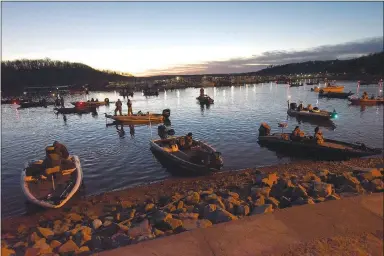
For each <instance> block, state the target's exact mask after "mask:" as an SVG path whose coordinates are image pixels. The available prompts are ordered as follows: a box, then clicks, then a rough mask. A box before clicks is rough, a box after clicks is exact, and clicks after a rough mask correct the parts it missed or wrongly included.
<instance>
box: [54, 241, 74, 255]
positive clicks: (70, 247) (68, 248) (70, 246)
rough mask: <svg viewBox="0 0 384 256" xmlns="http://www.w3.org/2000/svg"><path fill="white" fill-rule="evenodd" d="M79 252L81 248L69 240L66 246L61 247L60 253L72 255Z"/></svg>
mask: <svg viewBox="0 0 384 256" xmlns="http://www.w3.org/2000/svg"><path fill="white" fill-rule="evenodd" d="M78 250H79V247H78V246H77V245H76V244H75V242H73V241H72V240H68V241H67V242H66V243H65V244H63V245H62V246H60V247H59V250H58V252H59V253H70V252H73V253H74V252H76V251H78Z"/></svg>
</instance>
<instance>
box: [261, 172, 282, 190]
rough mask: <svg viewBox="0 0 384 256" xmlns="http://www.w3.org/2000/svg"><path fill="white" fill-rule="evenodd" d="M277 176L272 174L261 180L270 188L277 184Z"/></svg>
mask: <svg viewBox="0 0 384 256" xmlns="http://www.w3.org/2000/svg"><path fill="white" fill-rule="evenodd" d="M277 179H278V178H277V174H276V173H271V174H268V176H267V177H265V178H264V179H262V180H261V182H262V183H263V184H265V185H268V186H269V187H270V188H271V187H272V186H273V185H274V184H276V183H277Z"/></svg>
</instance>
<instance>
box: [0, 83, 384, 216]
mask: <svg viewBox="0 0 384 256" xmlns="http://www.w3.org/2000/svg"><path fill="white" fill-rule="evenodd" d="M343 84H344V85H346V87H347V88H346V89H345V91H350V90H352V91H355V90H356V86H355V85H354V84H353V83H349V84H348V83H343ZM304 87H305V88H304ZM310 87H311V86H302V87H296V88H295V87H294V88H289V87H288V86H287V85H280V84H279V85H274V84H272V87H271V85H270V84H264V85H263V84H259V85H248V86H240V87H233V86H232V87H223V88H206V89H205V90H206V94H208V95H213V96H214V97H215V98H214V99H215V103H214V104H213V105H204V106H199V105H198V104H196V97H197V96H198V95H199V88H188V89H178V90H174V91H167V92H166V93H165V92H160V93H159V97H148V98H146V97H144V96H143V95H142V94H141V93H135V96H134V98H132V104H133V109H134V111H135V112H137V111H138V110H142V111H143V112H146V111H150V112H154V113H161V111H162V110H163V109H165V108H170V109H171V120H172V128H173V129H174V130H175V131H176V135H184V134H187V133H188V132H193V136H194V137H195V138H196V139H200V140H203V141H205V142H207V143H208V144H210V145H212V146H213V147H214V148H216V149H217V150H219V151H220V152H222V154H223V158H224V170H231V169H240V168H247V167H255V166H260V165H270V164H276V163H284V162H288V161H290V160H291V158H287V157H283V156H280V155H279V156H276V153H274V152H271V151H269V150H268V149H266V148H261V147H260V146H259V145H258V143H257V134H258V133H257V129H258V127H259V125H260V123H261V122H267V123H269V124H270V126H271V127H272V132H279V131H280V130H281V129H280V128H278V127H277V125H278V123H279V122H280V121H283V120H287V123H288V127H287V128H285V129H284V131H285V132H291V131H292V129H293V128H294V126H295V125H297V124H298V123H300V127H301V129H302V130H303V131H305V132H306V133H309V134H310V135H312V133H313V130H314V128H315V127H316V126H317V125H321V126H322V127H328V125H329V126H330V128H327V129H324V130H323V133H324V136H325V137H326V138H331V139H340V140H343V141H347V142H354V141H362V142H364V143H365V144H367V145H369V146H373V147H383V145H382V142H383V106H366V107H364V109H363V108H362V107H361V106H350V105H349V103H348V101H347V100H345V99H344V100H343V99H318V95H317V94H316V93H314V92H311V91H310ZM251 89H252V90H251ZM364 90H367V91H368V93H370V94H372V93H375V92H377V88H376V87H367V88H364ZM88 98H99V99H100V98H101V99H103V98H109V99H110V101H111V102H115V101H116V100H117V99H118V98H120V99H122V97H121V96H119V94H118V93H116V92H109V93H108V92H103V93H99V92H96V93H94V92H90V93H89V95H88ZM86 99H87V98H86V96H85V95H74V96H70V97H69V96H68V97H66V98H65V101H66V102H72V101H78V100H86ZM288 99H289V100H290V101H292V102H298V101H300V100H301V101H303V102H305V103H307V104H312V105H315V104H316V103H318V106H319V107H320V108H321V109H326V110H328V111H332V110H333V109H336V110H337V112H338V114H339V115H338V118H337V119H335V120H334V121H333V124H327V123H325V124H324V123H323V124H318V123H313V122H306V121H304V120H299V119H296V118H291V117H288V118H287V100H288ZM123 102H124V103H123V113H127V104H126V99H125V100H123ZM362 109H363V110H362ZM113 110H114V107H113V106H110V107H108V106H101V107H99V108H98V109H97V111H98V113H99V115H96V116H92V115H91V114H83V115H76V114H66V115H65V117H64V116H63V119H62V118H58V117H57V116H56V115H55V114H54V112H53V107H48V108H30V109H21V110H17V106H15V105H2V113H1V114H2V137H1V138H2V150H1V154H2V166H1V167H2V206H3V207H2V214H5V215H12V214H20V213H23V212H25V210H26V209H25V204H24V202H25V199H24V196H23V195H22V192H21V188H20V172H21V171H22V169H23V167H24V163H25V162H27V161H28V160H31V159H42V158H43V157H44V148H45V146H46V145H49V144H52V142H53V141H54V140H58V141H61V142H63V143H64V144H66V145H67V146H68V148H69V150H70V152H71V153H73V154H76V155H78V156H79V157H80V160H81V164H82V169H83V172H84V184H85V185H86V186H85V188H84V193H85V194H86V195H90V194H96V193H101V192H105V191H111V190H115V189H121V188H125V187H128V186H135V185H139V184H143V183H148V182H153V181H157V180H161V179H164V178H166V177H169V173H168V172H166V171H165V170H164V169H163V168H162V166H161V165H160V164H159V163H158V162H157V160H156V159H155V158H154V157H153V156H152V153H151V151H150V150H149V140H150V139H151V138H152V139H155V138H158V135H157V126H158V125H155V124H151V125H123V126H121V125H118V126H117V128H116V124H113V125H111V126H112V127H110V125H108V124H107V127H106V120H105V118H104V115H103V113H109V114H112V112H113ZM100 114H101V115H100ZM64 118H65V119H66V120H65V119H64ZM333 125H334V126H336V127H337V128H336V129H334V128H332V127H333ZM127 126H128V127H127ZM168 126H170V124H168ZM128 129H129V133H130V135H131V138H130V139H127V138H128V137H127V136H126V135H125V134H126V133H127V131H128ZM333 129H334V130H333ZM123 131H124V136H121V134H123Z"/></svg>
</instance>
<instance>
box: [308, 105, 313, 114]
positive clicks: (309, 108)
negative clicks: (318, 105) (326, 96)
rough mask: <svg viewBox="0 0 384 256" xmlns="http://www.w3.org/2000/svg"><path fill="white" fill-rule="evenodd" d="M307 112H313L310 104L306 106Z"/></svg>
mask: <svg viewBox="0 0 384 256" xmlns="http://www.w3.org/2000/svg"><path fill="white" fill-rule="evenodd" d="M307 110H308V111H310V112H312V110H313V107H312V104H308V106H307Z"/></svg>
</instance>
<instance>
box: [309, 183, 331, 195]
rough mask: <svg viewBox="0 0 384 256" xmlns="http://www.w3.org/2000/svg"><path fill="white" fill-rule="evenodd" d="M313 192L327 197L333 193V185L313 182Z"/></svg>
mask: <svg viewBox="0 0 384 256" xmlns="http://www.w3.org/2000/svg"><path fill="white" fill-rule="evenodd" d="M313 194H314V195H315V196H317V197H327V196H329V195H331V194H332V185H331V184H328V183H324V182H321V181H320V182H319V181H315V182H313Z"/></svg>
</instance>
